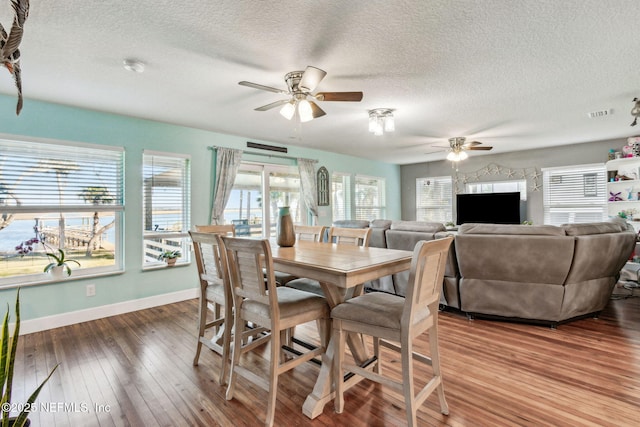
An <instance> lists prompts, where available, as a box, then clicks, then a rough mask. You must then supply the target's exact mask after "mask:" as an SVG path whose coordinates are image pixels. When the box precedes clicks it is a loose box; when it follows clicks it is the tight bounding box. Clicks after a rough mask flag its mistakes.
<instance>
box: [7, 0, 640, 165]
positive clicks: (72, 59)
mask: <svg viewBox="0 0 640 427" xmlns="http://www.w3.org/2000/svg"><path fill="white" fill-rule="evenodd" d="M2 3H4V4H2ZM9 3H10V2H9V1H4V2H0V22H2V23H3V24H4V26H5V27H10V22H11V19H12V10H11V7H10V4H9ZM639 22H640V5H639V4H638V2H637V0H609V1H602V0H599V1H594V0H562V1H561V0H549V1H547V0H537V1H533V2H524V1H511V0H482V1H478V0H469V1H461V0H416V1H409V0H407V1H389V0H387V1H375V0H370V1H367V2H365V1H361V0H357V1H344V0H325V1H300V0H298V1H256V0H248V1H247V0H217V1H210V0H192V1H180V2H178V1H175V0H171V1H169V0H136V1H115V0H56V1H42V0H31V11H30V15H29V18H28V20H27V22H26V24H25V32H24V38H23V42H22V45H21V53H22V78H23V88H24V96H25V104H24V109H23V112H22V114H28V111H29V100H30V99H39V100H44V101H50V102H55V103H60V104H66V105H73V106H78V107H83V108H89V109H93V110H99V111H106V112H113V113H119V114H124V115H128V116H134V117H141V118H146V119H152V120H157V121H161V122H168V123H175V124H180V125H185V126H191V127H196V128H201V129H208V130H212V131H218V132H223V133H228V134H234V135H241V136H243V137H246V138H247V139H259V140H264V141H272V142H276V143H280V144H284V145H296V146H303V147H312V148H317V149H323V150H329V151H334V152H339V153H344V154H350V155H355V156H361V157H365V158H369V159H377V160H382V161H386V162H392V163H399V164H407V163H417V162H422V161H430V160H437V159H442V158H444V156H445V155H446V153H445V152H444V151H441V152H437V153H432V152H433V151H434V149H433V148H431V147H430V145H431V144H446V143H447V138H449V137H453V136H466V137H468V138H471V139H474V140H479V141H482V142H484V143H486V144H488V145H493V146H494V147H495V148H494V150H493V151H492V153H497V152H506V151H514V150H521V149H527V148H534V147H547V146H553V145H560V144H571V143H577V142H589V141H597V140H605V139H612V138H623V137H628V136H631V135H634V134H636V133H640V126H639V127H638V128H632V127H630V126H629V124H630V123H631V121H632V117H631V115H630V113H629V112H630V110H631V108H632V107H633V103H632V99H633V98H634V97H635V96H640V55H639V54H638V52H640V49H639V48H640V30H639V29H638V23H639ZM124 58H137V59H139V60H141V61H143V62H145V63H146V64H147V65H146V70H145V72H144V73H142V74H136V73H132V72H127V71H125V70H124V69H123V67H122V61H123V59H124ZM307 65H313V66H315V67H318V68H322V69H324V70H325V71H327V73H328V74H327V76H326V77H325V78H324V80H323V81H322V82H321V83H320V85H319V86H318V88H317V91H363V92H364V98H363V100H362V102H359V103H351V102H348V103H344V102H322V103H320V106H321V107H322V108H323V109H324V110H325V111H326V113H327V115H326V116H324V117H321V118H318V119H316V120H313V121H311V122H309V123H303V124H301V125H300V124H296V123H295V122H289V121H287V120H285V119H284V118H282V117H281V116H280V115H279V114H278V109H277V108H276V109H273V110H269V111H266V112H257V111H254V110H253V109H254V108H256V107H259V106H262V105H265V104H268V103H271V102H273V101H277V100H279V99H281V98H282V96H281V95H279V94H276V93H270V92H265V91H259V90H256V89H252V88H248V87H243V86H240V85H238V81H240V80H248V81H251V82H255V83H259V84H263V85H267V86H273V87H277V88H283V89H284V88H285V82H284V75H285V74H286V73H287V72H288V71H293V70H304V68H305V67H306V66H307ZM0 92H2V93H5V94H11V95H14V94H15V88H14V86H13V82H12V80H11V76H10V75H9V73H8V72H6V70H5V71H4V72H3V73H0ZM380 107H386V108H394V109H395V110H396V112H395V116H396V132H394V133H390V134H386V135H384V136H381V137H376V136H374V135H372V134H370V133H368V131H367V126H368V118H367V110H368V109H373V108H380ZM607 109H611V112H612V113H613V114H610V115H608V116H606V117H601V118H597V119H591V118H589V117H588V116H587V113H589V112H592V111H597V110H607ZM0 114H2V115H5V114H13V111H4V112H0ZM426 153H431V154H426ZM482 154H483V152H474V153H472V155H482Z"/></svg>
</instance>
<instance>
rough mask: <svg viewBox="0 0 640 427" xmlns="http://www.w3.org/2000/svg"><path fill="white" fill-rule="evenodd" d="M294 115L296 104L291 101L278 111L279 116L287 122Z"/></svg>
mask: <svg viewBox="0 0 640 427" xmlns="http://www.w3.org/2000/svg"><path fill="white" fill-rule="evenodd" d="M295 113H296V103H295V101H293V100H291V101H289V102H287V103H286V104H284V106H283V107H282V108H281V109H280V114H282V117H284V118H285V119H287V120H291V119H292V118H293V115H294V114H295Z"/></svg>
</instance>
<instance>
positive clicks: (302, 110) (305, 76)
mask: <svg viewBox="0 0 640 427" xmlns="http://www.w3.org/2000/svg"><path fill="white" fill-rule="evenodd" d="M326 75H327V73H326V71H323V70H321V69H320V68H316V67H312V66H308V67H307V68H306V69H305V70H304V71H291V72H289V73H287V74H286V75H285V76H284V81H285V82H286V83H287V90H284V89H278V88H275V87H271V86H264V85H260V84H257V83H251V82H246V81H241V82H238V84H239V85H242V86H247V87H252V88H254V89H259V90H266V91H268V92H274V93H281V94H283V95H289V99H281V100H279V101H276V102H272V103H271V104H267V105H263V106H262V107H258V108H256V109H255V110H256V111H267V110H270V109H272V108H276V107H279V106H281V105H282V106H283V107H282V108H281V109H280V114H282V115H283V116H284V117H285V118H286V119H288V120H291V119H292V118H293V117H294V116H295V114H296V111H297V112H298V116H299V117H300V121H301V122H308V121H310V120H313V119H316V118H318V117H322V116H324V115H325V114H326V113H325V112H324V111H323V110H322V108H320V107H319V106H318V104H316V103H315V102H314V100H315V101H350V102H359V101H362V92H318V93H316V94H313V93H311V92H312V91H313V90H314V89H315V88H316V87H317V86H318V84H320V82H321V81H322V79H323V78H324V76H326Z"/></svg>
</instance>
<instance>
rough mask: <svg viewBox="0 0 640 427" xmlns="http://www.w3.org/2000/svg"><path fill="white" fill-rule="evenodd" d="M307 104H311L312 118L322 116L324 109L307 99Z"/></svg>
mask: <svg viewBox="0 0 640 427" xmlns="http://www.w3.org/2000/svg"><path fill="white" fill-rule="evenodd" d="M309 105H311V114H312V115H313V118H314V119H317V118H318V117H322V116H324V115H325V114H327V113H325V112H324V110H322V108H320V107H318V104H316V103H315V102H313V101H309Z"/></svg>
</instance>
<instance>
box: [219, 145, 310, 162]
mask: <svg viewBox="0 0 640 427" xmlns="http://www.w3.org/2000/svg"><path fill="white" fill-rule="evenodd" d="M218 148H231V147H218V146H216V145H210V146H208V147H207V149H208V150H217V149H218ZM241 151H242V152H243V153H244V154H251V155H254V156H266V157H275V158H277V159H288V160H297V159H302V160H310V161H312V162H315V163H318V160H317V159H305V158H304V157H292V156H283V155H281V154H267V153H258V152H256V151H247V150H241Z"/></svg>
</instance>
